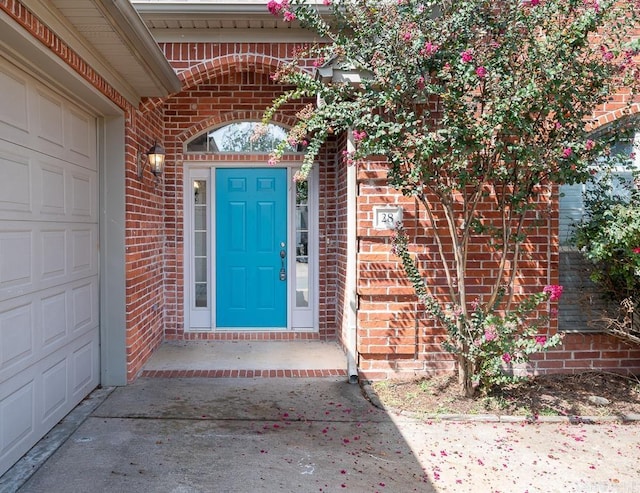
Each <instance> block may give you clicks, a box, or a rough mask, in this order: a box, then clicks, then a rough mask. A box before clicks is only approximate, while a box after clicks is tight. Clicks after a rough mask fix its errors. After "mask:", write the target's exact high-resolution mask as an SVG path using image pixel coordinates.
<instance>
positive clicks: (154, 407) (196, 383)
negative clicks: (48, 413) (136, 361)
mask: <svg viewBox="0 0 640 493" xmlns="http://www.w3.org/2000/svg"><path fill="white" fill-rule="evenodd" d="M19 491H20V492H23V493H37V492H43V493H44V492H46V493H55V492H61V493H62V492H64V493H74V492H82V493H86V492H142V491H144V492H179V493H191V492H194V493H195V492H225V493H226V492H238V493H245V492H246V493H252V492H263V491H264V492H276V491H284V492H334V491H355V492H376V491H378V492H413V491H416V492H423V493H430V492H434V491H435V490H434V488H433V487H432V486H431V484H430V483H429V480H428V479H427V474H426V472H425V470H424V469H423V468H422V466H421V465H420V463H419V461H418V460H417V458H416V457H415V456H414V453H413V452H412V450H411V448H410V447H409V445H408V444H407V442H406V441H405V439H404V438H403V436H402V434H401V433H400V431H399V430H398V428H397V427H396V425H395V424H394V422H393V420H392V419H391V418H390V416H389V415H388V414H387V413H386V412H385V411H382V410H380V409H378V408H376V407H374V406H372V405H371V403H370V402H369V401H367V400H366V399H365V398H364V396H363V395H362V392H361V389H360V387H359V386H358V385H350V384H348V383H347V382H345V381H344V379H330V378H329V379H327V378H319V379H197V378H194V379H160V378H155V379H151V378H142V379H138V380H137V381H136V382H135V383H133V384H131V385H129V386H126V387H119V388H116V389H115V390H114V391H113V392H112V393H110V394H109V396H108V397H107V398H106V400H105V401H104V402H103V403H102V404H101V405H100V406H98V407H97V409H96V410H94V411H93V412H92V413H91V414H90V416H89V417H88V418H87V419H86V420H85V421H84V422H83V423H82V424H81V425H80V427H79V428H77V430H76V431H75V432H74V433H73V434H72V435H71V437H70V438H69V439H68V440H66V442H65V443H64V444H63V445H62V446H61V447H60V448H59V449H58V450H57V451H56V452H55V454H54V455H53V456H52V457H51V458H50V459H49V460H48V461H46V462H45V463H44V465H42V466H41V467H40V468H39V469H38V470H37V471H36V472H35V474H34V475H33V476H32V477H31V478H30V479H29V480H28V481H27V482H26V483H25V484H24V485H23V486H22V487H21V488H20V490H19Z"/></svg>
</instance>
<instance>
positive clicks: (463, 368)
mask: <svg viewBox="0 0 640 493" xmlns="http://www.w3.org/2000/svg"><path fill="white" fill-rule="evenodd" d="M473 367H474V365H473V362H472V361H469V360H467V359H466V358H465V357H464V355H462V354H460V355H458V382H459V383H460V387H461V390H462V395H464V396H465V397H468V398H473V397H474V396H475V393H476V389H475V387H474V386H473Z"/></svg>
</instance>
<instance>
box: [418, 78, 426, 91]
mask: <svg viewBox="0 0 640 493" xmlns="http://www.w3.org/2000/svg"><path fill="white" fill-rule="evenodd" d="M417 86H418V89H419V90H422V89H424V87H425V85H424V77H422V76H420V77H418V82H417Z"/></svg>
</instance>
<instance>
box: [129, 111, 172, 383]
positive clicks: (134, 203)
mask: <svg viewBox="0 0 640 493" xmlns="http://www.w3.org/2000/svg"><path fill="white" fill-rule="evenodd" d="M127 119H128V124H127V130H126V136H125V141H126V146H127V153H126V156H127V161H126V176H125V187H126V191H125V201H126V204H125V214H126V219H125V228H126V231H125V249H126V250H125V252H126V253H125V272H126V291H125V296H126V320H127V328H126V354H127V380H128V381H133V380H134V379H135V378H136V376H137V375H138V373H139V371H140V370H141V369H142V366H143V365H144V363H145V362H146V361H147V359H148V358H149V357H150V356H151V354H152V353H153V351H154V350H155V349H156V348H157V347H158V346H159V345H160V343H161V342H162V340H163V338H164V310H165V293H164V284H165V283H164V268H165V251H164V246H165V245H164V239H165V222H164V214H165V195H164V194H165V187H164V183H163V180H164V179H163V177H158V178H156V177H154V175H153V174H152V173H151V171H150V170H149V167H148V166H146V167H145V168H144V172H143V175H142V177H141V178H140V177H139V176H138V155H139V153H146V152H147V151H148V149H149V148H150V147H151V146H152V145H153V144H154V143H155V141H156V140H157V141H158V142H162V140H163V133H164V115H163V112H162V110H161V108H158V109H154V110H151V111H148V112H145V113H143V112H141V111H130V112H129V113H128V118H127Z"/></svg>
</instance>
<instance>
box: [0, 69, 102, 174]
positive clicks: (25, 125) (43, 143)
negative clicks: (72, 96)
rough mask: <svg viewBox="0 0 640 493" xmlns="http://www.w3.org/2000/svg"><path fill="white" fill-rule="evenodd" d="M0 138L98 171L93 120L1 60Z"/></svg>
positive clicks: (94, 122) (78, 108)
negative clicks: (0, 102)
mask: <svg viewBox="0 0 640 493" xmlns="http://www.w3.org/2000/svg"><path fill="white" fill-rule="evenodd" d="M0 87H2V91H3V94H2V96H0V97H1V101H2V104H1V105H0V140H6V141H7V142H14V143H16V144H19V145H21V146H22V147H26V148H30V149H37V150H39V151H40V152H43V153H44V154H47V155H49V156H52V157H56V158H58V159H62V160H64V161H67V162H70V163H74V164H76V165H79V166H82V167H83V168H86V169H89V170H92V171H96V170H97V164H96V163H97V159H96V155H97V142H96V120H95V118H94V117H93V116H92V115H90V114H89V113H86V112H84V111H83V110H82V109H81V108H80V107H79V106H77V105H74V104H73V103H71V102H70V101H68V100H67V99H65V98H63V97H61V96H59V95H58V94H56V93H53V92H52V91H50V90H49V89H48V88H47V87H46V86H44V85H43V84H41V83H40V82H37V81H36V80H34V79H32V78H30V77H28V76H26V75H25V74H24V73H23V72H21V71H19V70H18V69H16V68H15V67H13V66H11V65H9V64H7V63H6V62H4V61H3V60H0Z"/></svg>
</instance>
